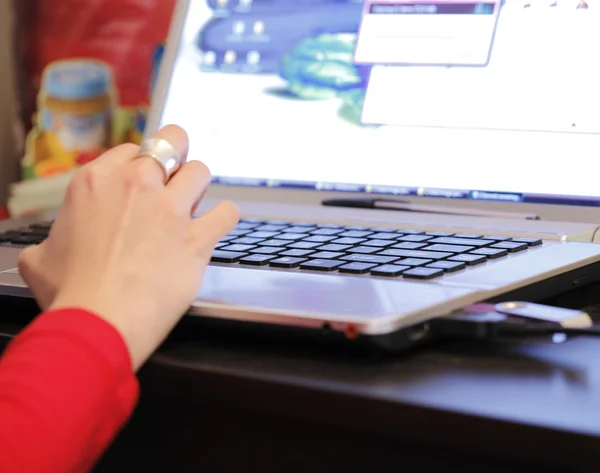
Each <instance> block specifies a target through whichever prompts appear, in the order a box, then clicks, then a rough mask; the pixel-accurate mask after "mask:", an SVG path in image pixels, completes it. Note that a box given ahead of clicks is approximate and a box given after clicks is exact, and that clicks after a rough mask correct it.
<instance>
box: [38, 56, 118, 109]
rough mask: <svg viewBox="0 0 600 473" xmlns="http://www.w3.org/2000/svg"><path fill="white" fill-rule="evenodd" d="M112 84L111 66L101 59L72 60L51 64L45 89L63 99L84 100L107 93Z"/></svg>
mask: <svg viewBox="0 0 600 473" xmlns="http://www.w3.org/2000/svg"><path fill="white" fill-rule="evenodd" d="M110 86H111V74H110V70H109V67H108V66H107V65H106V64H104V63H101V62H99V61H90V60H75V61H73V60H70V61H60V62H57V63H54V64H53V65H50V66H49V67H48V69H47V70H46V73H45V74H44V80H43V84H42V87H43V90H44V91H45V93H46V94H47V95H50V96H52V97H56V98H58V99H62V100H84V99H89V98H94V97H97V96H98V95H102V94H106V93H107V92H108V91H109V88H110Z"/></svg>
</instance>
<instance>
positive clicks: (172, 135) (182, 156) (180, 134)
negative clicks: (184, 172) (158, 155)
mask: <svg viewBox="0 0 600 473" xmlns="http://www.w3.org/2000/svg"><path fill="white" fill-rule="evenodd" d="M154 138H155V139H161V140H165V141H167V142H168V143H169V144H170V145H171V146H172V147H173V149H174V150H175V152H176V153H177V155H178V157H179V162H180V164H181V165H183V164H184V163H185V162H186V161H187V153H188V147H189V141H188V136H187V133H186V132H185V130H184V129H183V128H181V127H178V126H176V125H167V126H165V127H163V128H161V129H160V130H159V131H158V132H157V133H156V134H155V135H154ZM133 158H134V159H133V160H132V161H131V162H130V163H129V164H128V165H129V166H131V167H132V168H134V172H136V173H139V175H140V176H141V177H142V178H144V179H147V180H151V181H149V183H150V182H152V183H155V184H158V183H160V184H163V185H164V183H165V174H164V169H163V168H162V166H161V164H160V163H159V162H158V161H156V160H155V159H153V158H151V157H149V156H137V155H136V156H134V157H133Z"/></svg>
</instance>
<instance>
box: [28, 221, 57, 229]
mask: <svg viewBox="0 0 600 473" xmlns="http://www.w3.org/2000/svg"><path fill="white" fill-rule="evenodd" d="M30 227H31V228H35V229H38V230H50V228H51V227H52V222H37V223H32V224H31V225H30Z"/></svg>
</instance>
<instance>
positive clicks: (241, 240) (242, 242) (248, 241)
mask: <svg viewBox="0 0 600 473" xmlns="http://www.w3.org/2000/svg"><path fill="white" fill-rule="evenodd" d="M261 241H265V240H263V239H262V238H249V237H241V238H236V239H235V240H231V243H239V244H240V245H256V244H258V243H260V242H261Z"/></svg>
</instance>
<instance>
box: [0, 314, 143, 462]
mask: <svg viewBox="0 0 600 473" xmlns="http://www.w3.org/2000/svg"><path fill="white" fill-rule="evenodd" d="M137 395H138V384H137V380H136V378H135V376H134V374H133V372H132V368H131V359H130V357H129V353H128V351H127V348H126V346H125V344H124V342H123V340H122V338H121V336H120V335H119V333H118V332H117V331H116V330H115V329H114V328H113V327H112V326H111V325H109V324H108V323H107V322H105V321H104V320H102V319H100V318H98V317H96V316H95V315H93V314H91V313H88V312H85V311H81V310H59V311H53V312H48V313H46V314H42V315H41V316H40V317H38V318H37V319H36V320H35V321H34V322H33V323H32V324H31V325H30V326H29V327H27V328H26V329H25V330H24V331H23V332H22V333H21V334H19V335H18V336H17V337H16V338H15V340H14V341H13V342H12V343H11V344H10V345H9V346H8V348H7V350H6V352H5V354H4V355H3V357H2V358H1V359H0V471H3V472H4V471H6V472H11V473H30V472H31V473H46V472H47V473H55V472H60V473H83V472H86V471H89V470H90V469H91V467H92V466H93V465H94V463H95V462H96V460H97V459H98V457H99V456H100V455H101V454H102V453H103V452H104V450H105V449H106V447H107V446H108V445H109V443H110V442H111V440H112V439H113V438H114V436H115V435H116V434H117V432H118V431H119V429H120V428H121V426H122V425H123V424H124V422H125V421H126V420H127V419H128V418H129V416H130V414H131V412H132V410H133V408H134V406H135V403H136V401H137Z"/></svg>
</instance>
